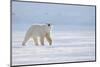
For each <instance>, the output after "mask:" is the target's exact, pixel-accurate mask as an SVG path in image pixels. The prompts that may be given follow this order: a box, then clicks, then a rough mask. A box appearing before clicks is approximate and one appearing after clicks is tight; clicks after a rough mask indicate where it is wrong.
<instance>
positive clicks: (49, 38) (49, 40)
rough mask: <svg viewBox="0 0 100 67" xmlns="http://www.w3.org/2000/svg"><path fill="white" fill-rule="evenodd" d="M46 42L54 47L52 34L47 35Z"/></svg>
mask: <svg viewBox="0 0 100 67" xmlns="http://www.w3.org/2000/svg"><path fill="white" fill-rule="evenodd" d="M45 37H46V40H47V41H48V42H49V45H52V39H51V37H50V33H46V36H45Z"/></svg>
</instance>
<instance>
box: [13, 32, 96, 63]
mask: <svg viewBox="0 0 100 67" xmlns="http://www.w3.org/2000/svg"><path fill="white" fill-rule="evenodd" d="M24 34H25V32H14V33H13V35H12V65H27V64H45V63H59V62H75V61H93V60H95V32H93V31H68V32H56V33H54V32H53V34H52V38H53V44H52V46H50V45H49V44H48V43H47V42H46V40H45V45H44V46H42V45H39V46H35V44H34V42H33V41H32V40H29V41H28V42H27V43H26V46H22V41H23V39H24Z"/></svg>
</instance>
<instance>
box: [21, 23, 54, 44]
mask: <svg viewBox="0 0 100 67" xmlns="http://www.w3.org/2000/svg"><path fill="white" fill-rule="evenodd" d="M50 29H51V26H48V25H47V24H44V25H32V26H31V27H30V28H29V29H28V31H27V32H26V35H25V38H24V41H23V43H22V45H25V43H26V42H27V41H28V40H29V39H30V38H33V40H34V43H35V45H38V37H39V38H40V42H41V44H42V45H44V37H46V39H47V41H48V42H49V44H51V42H52V40H51V37H50Z"/></svg>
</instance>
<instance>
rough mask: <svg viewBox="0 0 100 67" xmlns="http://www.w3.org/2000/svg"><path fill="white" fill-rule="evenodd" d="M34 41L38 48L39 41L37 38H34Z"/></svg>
mask: <svg viewBox="0 0 100 67" xmlns="http://www.w3.org/2000/svg"><path fill="white" fill-rule="evenodd" d="M33 40H34V43H35V45H36V46H38V45H39V44H38V39H37V37H33Z"/></svg>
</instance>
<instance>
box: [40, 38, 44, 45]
mask: <svg viewBox="0 0 100 67" xmlns="http://www.w3.org/2000/svg"><path fill="white" fill-rule="evenodd" d="M40 43H41V45H44V37H40Z"/></svg>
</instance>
